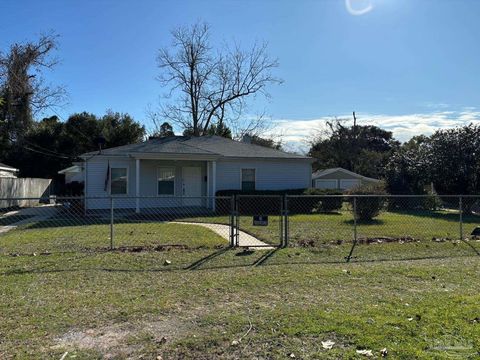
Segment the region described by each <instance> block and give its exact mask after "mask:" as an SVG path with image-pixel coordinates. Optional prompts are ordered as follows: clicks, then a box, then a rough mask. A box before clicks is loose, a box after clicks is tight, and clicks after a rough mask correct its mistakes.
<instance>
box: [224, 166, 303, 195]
mask: <svg viewBox="0 0 480 360" xmlns="http://www.w3.org/2000/svg"><path fill="white" fill-rule="evenodd" d="M242 168H253V169H255V170H256V171H255V172H256V174H255V176H256V183H255V189H256V190H286V189H303V188H309V187H310V184H311V176H312V166H311V164H310V162H308V161H304V160H252V161H245V160H229V161H223V160H222V161H217V191H218V190H240V189H241V175H240V174H241V169H242Z"/></svg>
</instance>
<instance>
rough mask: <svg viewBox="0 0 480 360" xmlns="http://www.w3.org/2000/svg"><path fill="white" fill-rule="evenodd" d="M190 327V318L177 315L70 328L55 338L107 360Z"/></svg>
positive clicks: (70, 347) (163, 340) (64, 347)
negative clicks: (187, 320) (94, 326)
mask: <svg viewBox="0 0 480 360" xmlns="http://www.w3.org/2000/svg"><path fill="white" fill-rule="evenodd" d="M188 328H189V324H188V323H187V322H186V321H184V320H182V319H179V318H176V317H175V318H174V317H165V318H163V319H161V320H158V321H148V322H147V321H138V322H124V323H117V324H112V325H108V326H102V327H98V328H92V329H86V330H70V331H68V332H67V333H65V334H64V335H62V336H61V337H58V338H56V339H55V345H54V346H53V348H57V349H62V350H65V351H69V352H73V351H75V350H92V351H96V352H99V353H101V354H102V355H103V357H104V358H105V359H111V358H116V357H118V356H122V357H130V356H133V355H134V354H135V353H137V352H138V351H139V350H141V348H142V347H143V346H144V345H145V341H148V342H152V343H154V344H155V345H156V346H158V347H160V346H161V345H163V344H165V343H167V342H171V341H173V340H175V339H176V338H178V337H180V336H182V335H184V334H185V333H186V332H187V331H188Z"/></svg>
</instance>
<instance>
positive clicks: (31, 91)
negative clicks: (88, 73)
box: [0, 35, 65, 141]
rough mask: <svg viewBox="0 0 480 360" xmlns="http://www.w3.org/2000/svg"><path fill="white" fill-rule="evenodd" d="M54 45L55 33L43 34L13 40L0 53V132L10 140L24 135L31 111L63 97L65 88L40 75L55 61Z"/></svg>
mask: <svg viewBox="0 0 480 360" xmlns="http://www.w3.org/2000/svg"><path fill="white" fill-rule="evenodd" d="M56 46H57V37H56V36H55V35H43V36H41V37H40V38H39V39H38V40H37V41H32V42H26V43H15V44H13V45H11V46H10V49H9V50H8V52H6V53H0V97H1V98H2V105H1V106H0V120H2V122H1V124H2V128H1V135H3V136H4V137H6V138H8V139H9V140H11V141H16V140H19V139H21V138H22V136H23V135H24V134H26V132H27V131H28V129H29V128H30V126H31V125H32V122H33V116H34V114H36V113H38V112H41V111H42V110H44V109H46V108H48V107H50V106H55V105H59V104H60V103H61V102H62V101H63V100H64V97H65V90H64V88H62V87H52V86H50V85H48V84H47V83H46V82H45V80H44V78H43V77H42V73H43V72H44V71H45V70H48V69H52V68H53V67H54V66H55V65H56V64H57V59H55V58H54V57H52V53H53V51H54V50H55V49H56Z"/></svg>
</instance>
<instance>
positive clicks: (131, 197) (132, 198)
mask: <svg viewBox="0 0 480 360" xmlns="http://www.w3.org/2000/svg"><path fill="white" fill-rule="evenodd" d="M231 198H232V197H231V196H155V195H154V196H121V195H114V196H87V197H85V196H58V195H54V196H44V197H6V198H0V201H26V200H33V201H35V200H37V201H50V200H52V201H66V200H110V199H113V200H135V199H155V200H158V199H165V200H172V199H187V200H188V199H197V200H199V199H231Z"/></svg>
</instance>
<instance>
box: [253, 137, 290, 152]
mask: <svg viewBox="0 0 480 360" xmlns="http://www.w3.org/2000/svg"><path fill="white" fill-rule="evenodd" d="M247 136H248V135H247ZM250 142H251V143H252V144H256V145H260V146H264V147H268V148H271V149H275V150H282V142H281V141H276V140H275V139H270V138H266V137H260V136H258V135H252V136H251V137H250Z"/></svg>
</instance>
